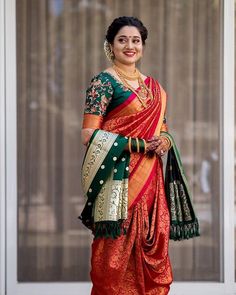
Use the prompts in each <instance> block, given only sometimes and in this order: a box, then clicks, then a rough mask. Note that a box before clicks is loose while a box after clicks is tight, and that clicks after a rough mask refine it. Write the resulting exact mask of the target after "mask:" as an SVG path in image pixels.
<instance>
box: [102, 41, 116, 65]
mask: <svg viewBox="0 0 236 295" xmlns="http://www.w3.org/2000/svg"><path fill="white" fill-rule="evenodd" d="M103 48H104V52H105V55H106V57H107V59H108V60H109V61H111V62H113V60H114V57H115V56H114V53H113V52H112V50H111V46H110V44H109V42H108V41H107V39H106V40H105V41H104V47H103Z"/></svg>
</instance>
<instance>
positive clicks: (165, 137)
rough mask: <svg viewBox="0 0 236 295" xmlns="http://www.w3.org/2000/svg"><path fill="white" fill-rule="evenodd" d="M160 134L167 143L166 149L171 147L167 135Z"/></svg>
mask: <svg viewBox="0 0 236 295" xmlns="http://www.w3.org/2000/svg"><path fill="white" fill-rule="evenodd" d="M162 136H163V137H164V139H165V140H166V141H167V144H168V149H170V148H171V146H172V144H171V141H170V139H169V138H168V137H167V136H164V135H162Z"/></svg>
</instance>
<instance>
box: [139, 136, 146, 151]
mask: <svg viewBox="0 0 236 295" xmlns="http://www.w3.org/2000/svg"><path fill="white" fill-rule="evenodd" d="M139 145H140V153H143V154H144V153H145V144H144V139H139Z"/></svg>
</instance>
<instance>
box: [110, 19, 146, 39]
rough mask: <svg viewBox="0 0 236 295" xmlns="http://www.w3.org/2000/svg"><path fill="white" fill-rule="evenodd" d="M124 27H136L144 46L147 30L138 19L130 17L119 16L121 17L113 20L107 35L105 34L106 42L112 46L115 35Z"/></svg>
mask: <svg viewBox="0 0 236 295" xmlns="http://www.w3.org/2000/svg"><path fill="white" fill-rule="evenodd" d="M124 26H132V27H136V28H137V29H138V30H139V33H140V35H141V39H142V43H143V45H144V44H145V40H146V39H147V36H148V30H147V29H146V27H145V26H144V25H143V23H142V22H141V21H140V20H139V19H138V18H136V17H132V16H121V17H118V18H115V19H114V20H113V22H112V23H111V25H110V26H109V27H108V29H107V34H106V39H107V41H108V42H109V43H111V44H112V43H113V41H114V38H115V36H116V34H117V33H118V32H119V30H120V29H121V28H122V27H124Z"/></svg>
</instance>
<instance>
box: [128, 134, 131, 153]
mask: <svg viewBox="0 0 236 295" xmlns="http://www.w3.org/2000/svg"><path fill="white" fill-rule="evenodd" d="M131 140H132V137H129V140H128V145H129V152H130V153H132V148H131Z"/></svg>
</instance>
